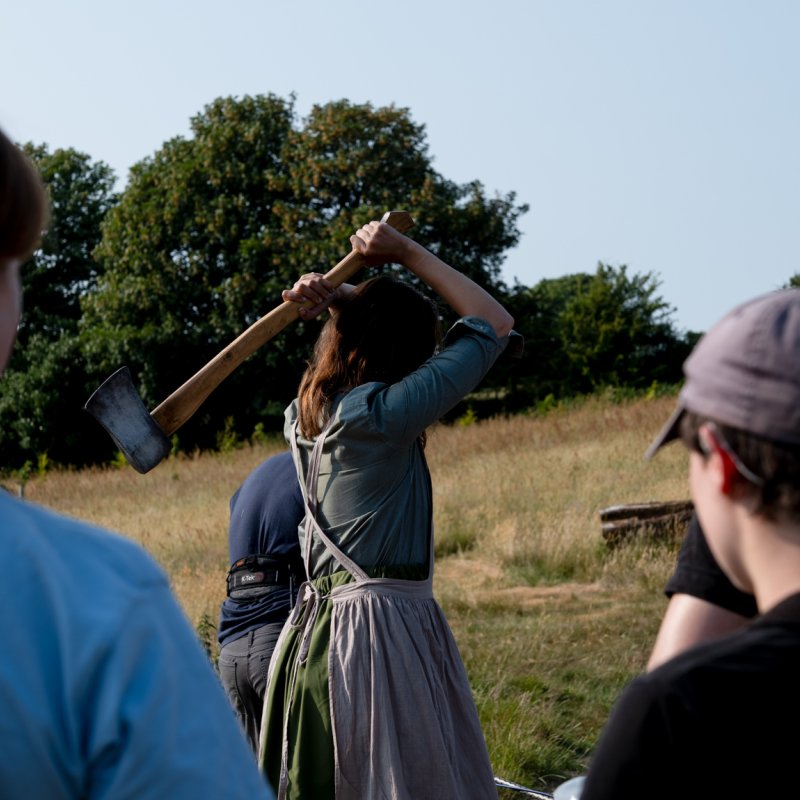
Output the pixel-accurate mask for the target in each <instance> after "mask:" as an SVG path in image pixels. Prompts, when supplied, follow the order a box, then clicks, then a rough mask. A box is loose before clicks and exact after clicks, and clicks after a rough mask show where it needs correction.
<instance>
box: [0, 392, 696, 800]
mask: <svg viewBox="0 0 800 800" xmlns="http://www.w3.org/2000/svg"><path fill="white" fill-rule="evenodd" d="M673 403H674V400H673V399H671V398H661V399H654V400H638V401H632V402H629V403H626V404H622V405H615V404H611V403H608V402H605V401H603V400H600V399H594V400H589V401H587V402H586V403H584V404H582V405H580V406H577V407H575V408H572V409H567V410H554V411H552V412H550V413H549V414H548V415H546V416H543V417H534V416H530V417H528V416H518V417H514V418H509V419H494V420H488V421H485V422H475V423H473V424H470V425H453V426H447V427H445V426H439V427H437V428H435V429H434V430H432V431H431V433H430V436H429V440H428V457H429V461H430V466H431V472H432V474H433V483H434V492H435V500H434V503H435V526H436V542H437V545H436V548H437V562H436V577H435V580H434V589H435V592H436V595H437V597H438V599H439V601H440V602H441V604H442V606H443V608H444V610H445V612H446V614H447V616H448V618H449V620H450V623H451V625H452V627H453V631H454V633H455V636H456V640H457V641H458V644H459V647H460V649H461V651H462V654H463V656H464V660H465V662H466V664H467V669H468V672H469V675H470V679H471V682H472V686H473V690H474V694H475V699H476V702H477V704H478V708H479V711H480V715H481V720H482V723H483V726H484V731H485V734H486V738H487V742H488V745H489V751H490V754H491V757H492V762H493V766H494V770H495V774H496V775H499V776H501V777H503V778H506V779H508V780H511V781H516V782H518V783H522V784H524V785H527V786H531V787H533V788H537V789H540V790H552V788H553V787H554V786H556V785H557V784H558V783H560V782H561V781H563V780H564V779H566V778H567V777H570V776H572V775H574V774H577V773H579V772H581V771H582V770H583V768H584V767H585V764H586V760H587V757H588V754H589V753H590V751H591V748H592V746H593V744H594V742H595V741H596V738H597V735H598V733H599V730H600V728H601V726H602V724H603V722H604V720H605V718H606V716H607V714H608V711H609V708H610V706H611V704H612V703H613V700H614V698H615V697H616V695H617V693H618V692H619V690H620V688H621V687H622V686H623V685H624V684H625V682H626V681H627V680H629V679H630V677H632V676H633V675H634V674H635V673H636V672H638V671H640V670H641V669H643V667H644V664H645V662H646V658H647V654H648V652H649V648H650V646H651V644H652V641H653V638H654V636H655V632H656V629H657V627H658V623H659V620H660V617H661V614H662V613H663V610H664V607H665V603H666V601H665V598H664V596H663V593H662V587H663V584H664V581H665V579H666V577H667V574H668V572H669V570H670V568H671V566H672V564H673V561H674V557H675V550H676V547H675V542H666V543H665V542H663V541H662V542H660V543H653V542H648V541H647V540H646V539H644V538H642V537H640V538H639V539H637V540H634V541H630V542H628V543H626V544H625V545H624V546H621V547H617V548H615V549H613V550H611V549H609V548H608V547H606V545H605V543H604V541H603V539H602V536H601V532H600V519H599V511H600V509H602V508H604V507H606V506H610V505H616V504H619V503H632V502H641V501H648V500H681V499H686V498H687V497H688V489H687V486H686V456H685V453H684V451H683V449H682V448H681V447H680V445H675V446H673V447H670V448H667V449H666V451H664V453H662V454H661V455H659V457H658V458H657V459H656V460H655V461H653V462H644V461H643V459H642V453H643V452H644V450H645V448H646V446H647V444H648V443H649V441H650V439H651V438H652V437H653V436H654V434H655V433H656V431H657V430H658V429H659V427H660V426H661V424H662V422H663V421H664V420H665V419H666V417H667V415H668V414H669V412H670V410H671V408H672V406H673ZM278 447H280V445H279V444H275V445H271V446H270V445H262V446H259V447H249V446H248V447H244V448H241V449H238V450H234V451H233V452H229V453H224V454H218V455H198V456H196V457H193V458H173V459H170V460H168V461H166V462H164V463H162V464H161V465H159V466H158V467H156V468H155V469H154V470H153V471H152V472H150V473H148V474H147V475H139V474H138V473H136V472H134V471H133V470H132V469H130V468H128V467H124V468H122V469H114V468H108V469H97V470H86V471H82V472H50V473H47V474H45V475H44V476H41V477H38V478H34V479H32V480H31V481H30V482H29V483H28V484H27V485H26V487H25V495H26V497H27V498H28V499H29V500H31V501H33V502H37V503H41V504H43V505H46V506H49V507H51V508H55V509H57V510H60V511H62V512H64V513H67V514H71V515H74V516H78V517H82V518H84V519H89V520H91V521H94V522H96V523H99V524H101V525H104V526H106V527H109V528H112V529H114V530H117V531H119V532H121V533H123V534H124V535H126V536H129V537H130V538H132V539H134V540H136V541H138V542H140V543H141V544H142V545H144V547H146V548H147V549H148V550H149V551H150V552H151V553H152V554H153V555H154V556H155V558H156V559H158V561H159V562H160V563H161V564H162V565H163V566H164V568H165V569H166V570H167V572H168V573H169V575H170V578H171V581H172V584H173V587H174V589H175V592H176V594H177V596H178V598H179V600H180V602H181V604H182V606H183V608H184V610H185V611H186V614H187V615H188V617H189V619H190V620H191V621H192V624H193V625H194V626H195V628H196V629H197V630H198V633H199V635H200V636H201V638H203V639H204V640H205V641H206V643H207V645H208V647H209V650H210V652H211V655H212V657H215V656H216V641H215V638H214V635H215V632H214V630H213V628H212V627H211V626H212V625H214V624H216V620H217V614H218V608H219V604H220V602H221V600H222V598H223V597H224V587H225V574H226V571H227V566H228V564H227V560H228V559H227V539H226V531H227V518H228V500H229V498H230V495H231V494H232V493H233V491H234V490H235V489H236V487H237V486H238V484H239V483H240V482H241V481H242V479H243V478H244V477H245V475H246V474H247V473H248V472H249V471H250V470H251V469H252V468H253V467H254V466H255V465H256V464H258V463H259V462H260V461H261V460H263V459H264V458H266V457H267V456H268V455H270V454H271V453H272V452H275V450H276V449H278ZM6 486H7V487H8V488H10V489H12V490H15V489H16V487H15V485H14V483H13V482H11V481H7V482H6Z"/></svg>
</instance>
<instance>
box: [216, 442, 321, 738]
mask: <svg viewBox="0 0 800 800" xmlns="http://www.w3.org/2000/svg"><path fill="white" fill-rule="evenodd" d="M230 506H231V516H230V526H229V531H228V548H229V552H230V563H231V571H230V572H229V573H228V596H227V597H226V598H225V600H224V601H223V603H222V607H221V609H220V622H219V632H218V637H217V638H218V640H219V643H220V647H221V649H220V655H219V671H220V677H221V679H222V684H223V686H224V687H225V691H226V692H227V694H228V697H229V698H230V701H231V704H232V705H233V708H234V710H235V711H236V713H237V715H238V717H239V719H240V721H241V723H242V726H243V727H244V730H245V733H246V734H247V738H248V740H249V741H250V744H251V745H252V747H253V750H254V752H255V751H257V748H258V735H259V730H260V728H261V710H262V707H263V702H264V693H265V691H266V686H267V672H268V669H269V662H270V658H271V657H272V652H273V650H274V649H275V644H276V642H277V640H278V635H279V634H280V632H281V629H282V628H283V624H284V622H285V621H286V618H287V617H288V616H289V612H290V610H291V608H292V605H293V604H294V601H295V598H296V595H297V588H298V587H299V585H300V583H302V581H303V580H305V569H304V567H303V561H302V557H301V555H300V543H299V540H298V535H297V528H298V525H299V524H300V522H301V520H302V519H303V517H304V516H305V506H304V504H303V496H302V494H301V492H300V484H299V482H298V480H297V473H296V471H295V468H294V464H293V463H292V456H291V453H290V452H289V451H286V452H284V453H280V454H278V455H276V456H272V457H271V458H268V459H267V460H266V461H264V462H262V463H261V464H260V465H259V466H258V467H256V469H254V470H253V471H252V472H251V473H250V474H249V475H248V476H247V478H246V479H245V481H244V483H242V485H241V486H240V487H239V489H238V490H237V491H236V492H235V493H234V495H233V497H231V503H230Z"/></svg>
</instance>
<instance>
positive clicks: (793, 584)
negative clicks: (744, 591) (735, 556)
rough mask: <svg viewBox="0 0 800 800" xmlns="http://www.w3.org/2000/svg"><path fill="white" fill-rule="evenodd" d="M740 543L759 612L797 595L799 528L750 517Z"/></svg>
mask: <svg viewBox="0 0 800 800" xmlns="http://www.w3.org/2000/svg"><path fill="white" fill-rule="evenodd" d="M745 526H746V532H745V535H744V537H743V540H742V544H743V546H744V547H745V548H746V550H747V552H746V558H747V563H748V565H749V566H748V572H749V574H750V578H751V582H752V586H753V594H754V595H755V597H756V602H757V603H758V610H759V612H760V613H762V614H763V613H764V612H765V611H768V610H769V609H771V608H773V607H774V606H776V605H777V604H778V603H780V602H781V601H782V600H785V599H786V598H787V597H789V596H790V595H793V594H797V593H800V525H798V524H797V523H793V522H787V521H781V522H773V521H772V520H768V519H765V518H764V517H761V516H750V517H749V518H748V520H747V521H746V523H745Z"/></svg>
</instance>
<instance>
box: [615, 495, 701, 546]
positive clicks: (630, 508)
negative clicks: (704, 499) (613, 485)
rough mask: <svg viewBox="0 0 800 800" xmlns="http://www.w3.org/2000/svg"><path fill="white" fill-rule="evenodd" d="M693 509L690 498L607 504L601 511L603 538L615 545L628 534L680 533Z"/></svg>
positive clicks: (650, 536)
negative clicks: (616, 504)
mask: <svg viewBox="0 0 800 800" xmlns="http://www.w3.org/2000/svg"><path fill="white" fill-rule="evenodd" d="M693 513H694V504H693V503H692V501H691V500H671V501H666V502H664V501H660V502H659V501H653V502H649V503H630V504H628V505H619V506H609V507H608V508H604V509H601V511H600V524H601V529H602V532H603V539H605V541H606V544H608V545H617V544H619V543H620V542H621V541H623V540H625V539H627V538H628V537H629V536H642V535H643V536H647V537H649V538H651V539H653V538H665V537H676V536H677V537H680V536H683V535H684V534H685V533H686V529H687V528H688V526H689V520H690V519H691V518H692V514H693Z"/></svg>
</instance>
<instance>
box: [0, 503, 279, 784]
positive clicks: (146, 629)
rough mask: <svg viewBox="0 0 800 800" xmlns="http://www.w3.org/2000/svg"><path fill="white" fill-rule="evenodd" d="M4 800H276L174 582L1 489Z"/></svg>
mask: <svg viewBox="0 0 800 800" xmlns="http://www.w3.org/2000/svg"><path fill="white" fill-rule="evenodd" d="M0 608H2V610H3V655H2V658H0V709H2V711H0V796H2V797H3V798H4V800H23V799H24V800H32V799H33V798H36V800H39V798H42V800H44V798H46V799H47V800H75V798H82V800H98V799H99V798H108V800H165V798H169V800H184V799H185V800H190V799H191V800H199V798H214V800H217V798H226V800H230V799H231V798H241V800H254V798H273V797H274V795H273V793H272V791H271V789H270V788H269V787H268V786H267V784H266V782H265V780H264V778H263V777H262V776H261V774H260V773H259V772H258V769H257V767H256V763H255V759H254V758H253V756H252V753H251V751H250V748H249V746H248V744H247V742H246V741H245V738H244V736H243V734H242V731H241V729H240V727H239V723H238V721H237V720H236V718H235V716H234V714H233V710H232V709H231V707H230V704H229V702H228V699H227V698H226V697H225V694H224V692H223V690H222V688H221V685H220V682H219V679H218V678H217V676H216V674H215V673H214V670H213V668H212V666H211V662H210V661H209V659H208V657H207V656H206V654H205V653H204V652H203V650H202V649H201V647H200V645H199V642H198V640H197V636H196V635H195V632H194V631H193V630H192V628H191V626H190V625H189V623H188V621H187V619H186V617H185V615H184V613H183V611H182V610H181V608H180V607H179V605H178V603H177V602H176V601H175V599H174V598H173V596H172V593H171V592H170V588H169V584H168V582H167V577H166V575H165V574H164V572H163V571H162V570H161V568H160V567H159V566H158V565H157V564H156V563H155V562H154V561H153V559H152V558H151V557H150V556H149V555H148V554H147V553H146V552H145V551H144V550H143V549H142V548H141V547H139V546H138V545H136V544H134V543H133V542H131V541H128V540H127V539H124V538H122V537H121V536H117V535H114V534H111V533H108V532H106V531H103V530H100V529H99V528H95V527H93V526H90V525H87V524H85V523H82V522H79V521H77V520H73V519H69V518H67V517H63V516H59V515H57V514H54V513H52V512H50V511H47V510H45V509H43V508H40V507H37V506H35V505H33V504H30V503H25V502H21V501H19V500H16V499H15V498H13V497H11V496H10V495H9V494H8V493H6V492H5V491H2V490H0Z"/></svg>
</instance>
